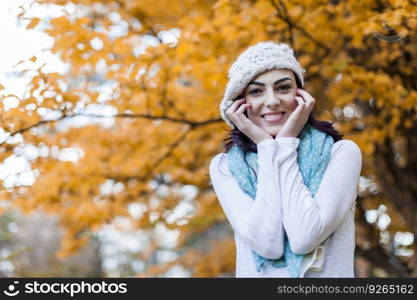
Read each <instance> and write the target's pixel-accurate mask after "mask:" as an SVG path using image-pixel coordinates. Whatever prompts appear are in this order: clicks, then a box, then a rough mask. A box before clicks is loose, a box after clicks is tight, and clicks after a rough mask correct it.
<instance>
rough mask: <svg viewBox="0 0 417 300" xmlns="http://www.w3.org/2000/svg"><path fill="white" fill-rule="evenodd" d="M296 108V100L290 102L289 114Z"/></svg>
mask: <svg viewBox="0 0 417 300" xmlns="http://www.w3.org/2000/svg"><path fill="white" fill-rule="evenodd" d="M297 106H298V102H297V100H295V99H293V100H292V102H291V106H290V109H291V112H293V111H294V110H295V109H296V108H297Z"/></svg>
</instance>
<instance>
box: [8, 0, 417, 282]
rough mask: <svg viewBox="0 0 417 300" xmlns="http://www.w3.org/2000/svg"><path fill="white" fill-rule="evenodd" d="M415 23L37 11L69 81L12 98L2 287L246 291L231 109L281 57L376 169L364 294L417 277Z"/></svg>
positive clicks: (317, 12)
mask: <svg viewBox="0 0 417 300" xmlns="http://www.w3.org/2000/svg"><path fill="white" fill-rule="evenodd" d="M41 9H44V10H49V11H51V10H54V11H57V13H54V14H50V15H48V16H47V17H45V15H43V16H40V15H38V14H37V13H34V12H38V11H40V10H41ZM416 16H417V4H416V3H415V2H414V1H411V0H363V1H354V0H314V1H313V0H287V1H281V0H218V1H215V0H182V1H176V0H169V1H168V0H157V1H155V0H152V1H150V0H140V1H139V0H100V1H98V0H30V1H27V2H25V3H24V4H22V5H21V6H20V7H19V10H18V11H17V12H16V18H17V20H18V22H20V24H23V25H24V26H25V28H26V29H27V30H30V31H41V32H43V33H45V34H47V35H48V36H49V37H50V38H51V39H52V41H53V43H52V46H51V47H50V49H45V51H46V50H47V51H50V52H51V53H52V54H53V55H55V56H57V57H59V60H60V61H61V62H62V63H63V64H64V65H65V68H64V69H63V70H60V71H50V70H48V68H47V67H48V65H47V63H42V62H41V61H40V60H39V57H38V56H37V55H33V56H32V57H31V58H29V59H24V60H22V61H20V62H18V63H16V65H15V72H16V74H18V75H17V76H19V77H22V78H23V77H24V78H27V84H26V85H25V89H24V90H23V91H21V93H20V94H19V93H11V92H10V91H9V89H8V86H7V84H6V83H3V84H2V83H1V82H0V99H1V102H0V113H1V123H0V124H1V128H0V135H1V140H0V162H1V170H0V171H1V172H0V175H1V176H0V181H1V183H2V189H1V193H0V208H1V216H0V274H2V275H3V276H28V277H30V276H53V277H59V276H92V277H100V276H121V277H127V276H137V277H179V276H181V277H182V276H185V277H233V276H234V268H235V248H234V239H233V232H232V230H231V227H230V225H229V224H228V221H227V219H226V218H225V216H224V214H223V212H222V209H221V207H220V205H219V203H218V200H217V198H216V196H215V194H214V192H213V189H212V187H211V184H210V178H209V176H208V164H209V161H210V159H211V158H212V157H213V156H214V155H215V154H217V153H219V152H223V147H222V141H223V139H224V138H225V137H226V136H227V134H228V132H227V130H228V127H227V125H226V124H225V123H224V122H223V121H222V120H221V118H220V114H219V111H218V105H219V102H220V99H221V98H222V96H223V92H224V88H225V85H226V82H227V70H228V68H229V67H230V64H231V63H232V62H233V61H234V59H235V58H236V57H237V55H238V54H239V53H240V52H241V51H243V50H244V49H246V48H247V47H248V46H250V45H252V44H254V43H256V42H259V41H264V40H274V41H279V42H286V43H289V44H290V45H291V46H292V47H293V48H294V49H295V51H296V56H297V57H298V59H299V61H300V63H301V65H302V66H303V67H304V68H305V69H306V76H305V81H306V86H305V89H306V90H307V91H308V92H309V93H311V94H312V95H313V96H314V97H315V98H316V99H317V104H316V107H315V110H314V114H315V116H316V118H317V119H319V120H328V121H334V122H335V127H336V128H337V129H338V130H340V131H341V132H343V133H344V138H347V139H351V140H353V141H355V142H356V143H357V144H358V145H359V146H360V148H361V149H362V151H363V170H362V176H361V179H360V183H359V186H358V191H359V195H358V199H357V209H356V245H357V247H356V251H355V253H356V259H355V270H356V276H357V277H387V276H390V277H415V276H417V260H416V255H415V251H416V240H415V235H416V234H417V156H416V149H417V114H416V109H417V73H416V72H415V70H416V68H417V34H416V28H417V19H416ZM5 42H6V43H7V41H5Z"/></svg>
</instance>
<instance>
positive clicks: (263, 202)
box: [210, 139, 290, 259]
mask: <svg viewBox="0 0 417 300" xmlns="http://www.w3.org/2000/svg"><path fill="white" fill-rule="evenodd" d="M278 152H279V151H278V143H277V141H276V140H273V139H267V140H264V141H262V142H260V143H259V144H258V166H259V168H258V172H257V179H258V183H257V191H256V197H255V199H252V198H251V197H250V196H249V195H247V194H246V193H245V192H243V191H242V189H241V188H240V186H239V184H238V182H237V180H236V179H235V178H234V176H233V175H232V174H231V173H230V171H229V168H228V163H227V156H226V155H224V154H223V153H221V154H217V155H216V156H215V157H214V158H213V159H212V161H211V162H210V178H211V183H212V185H213V188H214V191H215V193H216V195H217V198H218V199H219V202H220V204H221V206H222V208H223V211H224V213H225V215H226V217H227V218H228V220H229V222H230V224H231V226H232V228H233V230H234V231H235V233H237V234H238V235H239V236H240V237H241V238H242V240H243V241H244V242H245V243H246V244H247V245H248V246H249V247H250V248H251V249H253V250H255V251H256V252H257V253H258V254H260V255H262V256H263V257H265V258H270V259H277V258H280V257H281V256H282V254H283V243H284V239H283V238H284V236H283V227H282V220H281V201H279V197H280V192H279V190H278V189H277V187H278V186H277V182H278V172H277V169H276V167H277V165H276V164H277V163H278V160H277V158H278V155H279V154H278ZM289 154H290V152H289V151H287V152H286V153H282V155H280V156H279V157H280V158H281V159H285V157H284V156H285V155H289ZM222 155H223V157H222Z"/></svg>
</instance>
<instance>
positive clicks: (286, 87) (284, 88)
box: [278, 84, 291, 90]
mask: <svg viewBox="0 0 417 300" xmlns="http://www.w3.org/2000/svg"><path fill="white" fill-rule="evenodd" d="M290 88H291V86H290V85H288V84H287V85H281V86H280V87H278V90H280V89H282V90H288V89H290Z"/></svg>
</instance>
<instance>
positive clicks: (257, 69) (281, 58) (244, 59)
mask: <svg viewBox="0 0 417 300" xmlns="http://www.w3.org/2000/svg"><path fill="white" fill-rule="evenodd" d="M284 68H285V69H290V70H292V71H294V73H295V75H296V76H297V77H298V80H299V82H300V83H301V88H303V86H304V73H305V70H304V69H303V68H302V67H301V66H300V64H299V63H298V61H297V59H296V58H295V56H294V51H293V49H292V48H291V47H290V46H289V45H287V44H285V43H276V42H273V41H266V42H259V43H257V44H256V45H253V46H250V47H249V48H248V49H246V50H245V51H244V52H243V53H241V54H240V55H239V57H238V58H237V60H236V61H235V62H234V63H233V65H232V66H231V67H230V69H229V73H228V78H229V82H228V83H227V85H226V90H225V93H224V96H223V99H222V101H221V103H220V113H221V116H222V118H223V120H224V121H225V122H226V123H227V124H228V125H229V126H230V127H232V128H234V125H233V122H232V121H231V120H230V119H229V118H228V117H227V116H226V113H225V112H226V110H227V109H228V108H229V107H230V105H232V104H233V102H234V101H235V100H237V99H236V98H237V97H238V96H239V95H240V94H241V93H242V92H243V91H244V89H245V88H246V86H247V85H248V83H249V82H250V81H251V80H252V79H253V78H254V77H256V76H257V75H258V74H261V73H263V72H265V71H268V70H271V69H284Z"/></svg>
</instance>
